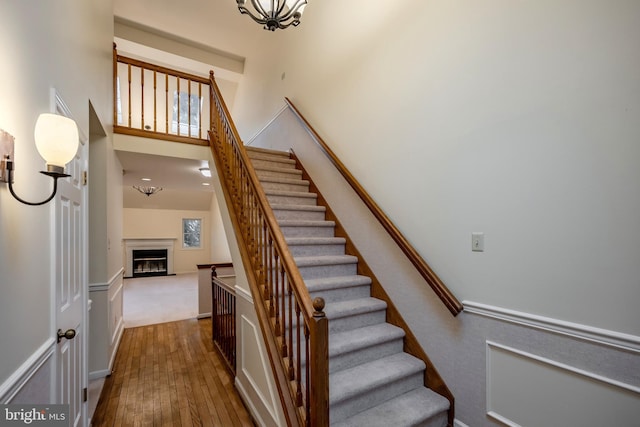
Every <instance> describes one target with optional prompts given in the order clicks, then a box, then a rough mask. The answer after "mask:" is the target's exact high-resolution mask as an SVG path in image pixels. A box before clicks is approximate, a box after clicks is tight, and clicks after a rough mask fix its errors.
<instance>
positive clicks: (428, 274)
mask: <svg viewBox="0 0 640 427" xmlns="http://www.w3.org/2000/svg"><path fill="white" fill-rule="evenodd" d="M285 101H286V102H287V104H288V105H289V107H290V108H291V110H292V111H293V112H294V113H295V115H296V116H297V117H298V119H299V120H300V121H301V122H302V123H303V124H304V126H305V127H306V128H307V130H308V131H309V132H310V133H311V135H312V136H313V139H314V140H315V141H316V143H317V144H318V146H319V147H320V148H321V149H322V151H323V152H324V153H325V155H326V156H327V157H328V158H329V160H330V161H331V163H333V165H334V166H335V167H336V169H338V171H339V172H340V174H341V175H342V176H343V177H344V179H345V180H346V181H347V182H348V183H349V185H350V186H351V187H352V188H353V190H354V191H355V192H356V193H357V194H358V196H359V197H360V199H362V201H363V202H364V204H365V205H366V206H367V207H368V208H369V210H370V211H371V213H372V214H373V215H374V216H375V217H376V219H377V220H378V221H379V222H380V224H381V225H382V226H383V227H384V229H385V230H386V231H387V233H389V235H390V236H391V238H392V239H393V240H394V241H395V242H396V244H397V245H398V246H399V247H400V250H402V252H403V253H404V254H405V255H406V256H407V258H408V259H409V261H411V263H412V264H413V266H414V267H415V268H416V270H418V272H419V273H420V275H421V276H422V277H423V278H424V280H425V281H426V282H427V283H428V284H429V286H430V287H431V289H433V291H434V292H435V293H436V295H437V296H438V298H440V300H441V301H442V302H443V303H444V305H445V306H446V307H447V309H449V311H450V312H451V314H453V315H454V316H457V315H458V314H460V312H461V311H462V310H463V308H464V307H463V305H462V303H460V301H458V299H457V298H456V297H455V296H454V295H453V293H451V291H450V290H449V289H448V288H447V287H446V285H445V284H444V283H443V282H442V280H440V278H439V277H438V275H437V274H436V273H435V272H434V271H433V270H432V269H431V267H429V265H428V264H427V262H426V261H425V260H424V259H423V258H422V257H421V256H420V254H419V253H418V251H417V250H416V249H415V248H414V247H413V246H412V245H411V244H410V243H409V241H408V240H407V238H406V237H405V236H404V235H403V234H402V233H401V232H400V230H399V229H398V228H397V227H396V226H395V224H394V223H393V222H391V220H390V219H389V217H388V216H387V215H386V214H385V213H384V212H383V211H382V209H381V208H380V206H378V204H377V203H376V202H375V201H374V200H373V198H372V197H371V196H370V195H369V193H367V191H366V190H365V189H364V187H363V186H362V185H361V184H360V183H359V182H358V180H357V179H356V178H355V177H354V176H353V175H352V174H351V172H349V170H348V169H347V167H346V166H345V165H344V164H343V163H342V161H340V159H339V158H338V157H337V156H336V155H335V153H334V152H333V150H331V148H329V146H328V145H327V143H326V142H324V140H323V139H322V137H321V136H320V135H319V134H318V132H316V130H315V129H314V128H313V126H311V124H310V123H309V122H308V121H307V119H305V118H304V116H303V115H302V114H301V113H300V111H299V110H298V109H297V108H296V106H295V105H293V103H292V102H291V100H290V99H289V98H285Z"/></svg>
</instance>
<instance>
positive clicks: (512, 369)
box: [487, 341, 640, 427]
mask: <svg viewBox="0 0 640 427" xmlns="http://www.w3.org/2000/svg"><path fill="white" fill-rule="evenodd" d="M487 414H488V415H489V416H490V417H491V418H494V419H496V420H498V421H500V422H502V423H504V424H506V425H509V426H526V427H536V426H539V427H544V426H552V425H553V426H556V425H557V426H563V427H602V426H605V425H612V426H613V425H615V426H631V425H638V424H637V423H638V420H640V389H639V388H638V387H635V386H633V385H630V384H626V383H622V382H619V381H616V380H613V379H610V378H606V377H603V376H600V375H596V374H594V373H591V372H588V371H584V370H581V369H578V368H575V367H572V366H568V365H565V364H562V363H559V362H556V361H554V360H551V359H547V358H543V357H539V356H537V355H534V354H532V353H527V352H524V351H520V350H518V349H515V348H511V347H507V346H503V345H501V344H498V343H495V342H491V341H487Z"/></svg>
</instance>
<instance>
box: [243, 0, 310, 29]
mask: <svg viewBox="0 0 640 427" xmlns="http://www.w3.org/2000/svg"><path fill="white" fill-rule="evenodd" d="M236 1H237V2H238V9H239V10H240V13H243V14H247V15H249V16H250V17H251V19H253V20H254V21H256V22H257V23H258V24H263V25H264V29H265V30H270V31H275V30H276V28H283V29H284V28H287V27H288V26H290V25H293V26H294V27H297V26H298V25H300V18H301V17H302V11H303V10H304V8H305V6H306V5H307V0H249V1H248V2H247V0H236ZM247 3H250V6H251V7H252V9H251V10H250V9H248V8H247V7H245V4H247Z"/></svg>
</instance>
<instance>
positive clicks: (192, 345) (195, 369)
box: [92, 319, 254, 427]
mask: <svg viewBox="0 0 640 427" xmlns="http://www.w3.org/2000/svg"><path fill="white" fill-rule="evenodd" d="M92 425H94V426H128V425H131V426H133V425H135V426H138V425H149V426H172V427H174V426H183V427H186V426H223V427H227V426H253V425H254V423H253V422H252V419H251V416H250V415H249V413H248V412H247V410H246V408H245V407H244V404H243V402H242V400H241V399H240V396H239V395H238V393H237V392H236V390H235V388H234V386H233V378H232V377H231V375H230V374H229V372H228V371H227V370H226V368H225V365H224V363H223V361H222V360H221V359H220V356H219V355H218V353H217V352H216V351H215V349H214V348H213V344H212V342H211V319H202V320H196V319H190V320H183V321H179V322H170V323H161V324H158V325H150V326H141V327H138V328H129V329H125V331H124V334H123V336H122V341H121V343H120V348H119V349H118V353H117V355H116V360H115V363H114V369H113V373H112V374H111V376H110V377H108V378H107V379H106V381H105V383H104V388H103V389H102V394H101V395H100V400H99V401H98V406H97V407H96V411H95V413H94V415H93V419H92Z"/></svg>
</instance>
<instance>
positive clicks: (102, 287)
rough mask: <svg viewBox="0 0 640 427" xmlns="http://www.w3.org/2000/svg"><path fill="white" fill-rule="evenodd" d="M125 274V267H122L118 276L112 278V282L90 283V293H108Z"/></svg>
mask: <svg viewBox="0 0 640 427" xmlns="http://www.w3.org/2000/svg"><path fill="white" fill-rule="evenodd" d="M123 274H124V267H122V268H121V269H120V270H118V272H117V273H116V274H114V275H113V276H112V277H111V280H109V281H108V282H105V283H89V292H95V291H108V290H109V289H110V288H111V286H113V284H114V283H115V281H116V280H118V278H119V276H120V275H123Z"/></svg>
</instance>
